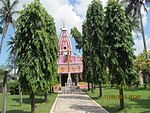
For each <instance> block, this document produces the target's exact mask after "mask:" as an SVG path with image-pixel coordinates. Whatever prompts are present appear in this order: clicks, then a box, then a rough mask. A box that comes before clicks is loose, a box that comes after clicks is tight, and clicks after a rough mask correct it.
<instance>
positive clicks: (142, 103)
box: [130, 99, 150, 113]
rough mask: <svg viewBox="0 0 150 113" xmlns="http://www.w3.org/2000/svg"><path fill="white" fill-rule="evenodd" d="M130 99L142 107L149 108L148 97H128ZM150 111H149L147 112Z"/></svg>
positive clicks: (149, 100) (149, 101)
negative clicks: (137, 98)
mask: <svg viewBox="0 0 150 113" xmlns="http://www.w3.org/2000/svg"><path fill="white" fill-rule="evenodd" d="M130 101H134V102H135V103H136V104H138V105H139V106H140V107H141V108H144V109H150V99H139V100H135V99H130ZM149 113H150V112H149Z"/></svg>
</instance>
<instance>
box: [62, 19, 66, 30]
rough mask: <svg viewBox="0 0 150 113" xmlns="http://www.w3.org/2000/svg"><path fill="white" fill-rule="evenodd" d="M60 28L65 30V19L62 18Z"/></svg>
mask: <svg viewBox="0 0 150 113" xmlns="http://www.w3.org/2000/svg"><path fill="white" fill-rule="evenodd" d="M61 30H66V28H65V21H64V20H62V25H61Z"/></svg>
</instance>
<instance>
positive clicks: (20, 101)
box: [19, 84, 23, 106]
mask: <svg viewBox="0 0 150 113" xmlns="http://www.w3.org/2000/svg"><path fill="white" fill-rule="evenodd" d="M19 103H20V106H22V104H23V101H22V91H21V87H20V84H19Z"/></svg>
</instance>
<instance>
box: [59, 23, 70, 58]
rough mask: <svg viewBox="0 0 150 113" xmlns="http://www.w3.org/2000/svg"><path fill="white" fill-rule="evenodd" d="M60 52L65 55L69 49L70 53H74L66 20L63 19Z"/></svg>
mask: <svg viewBox="0 0 150 113" xmlns="http://www.w3.org/2000/svg"><path fill="white" fill-rule="evenodd" d="M58 46H59V54H60V55H62V56H64V55H66V54H67V51H68V50H69V51H70V55H71V53H72V45H71V41H70V38H69V35H68V33H67V29H66V28H65V22H64V21H62V28H61V35H60V38H59V44H58Z"/></svg>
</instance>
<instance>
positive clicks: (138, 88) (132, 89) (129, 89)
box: [124, 87, 150, 91]
mask: <svg viewBox="0 0 150 113" xmlns="http://www.w3.org/2000/svg"><path fill="white" fill-rule="evenodd" d="M124 90H125V91H139V90H141V91H142V90H144V91H149V90H150V87H147V88H144V87H131V88H125V89H124Z"/></svg>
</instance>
